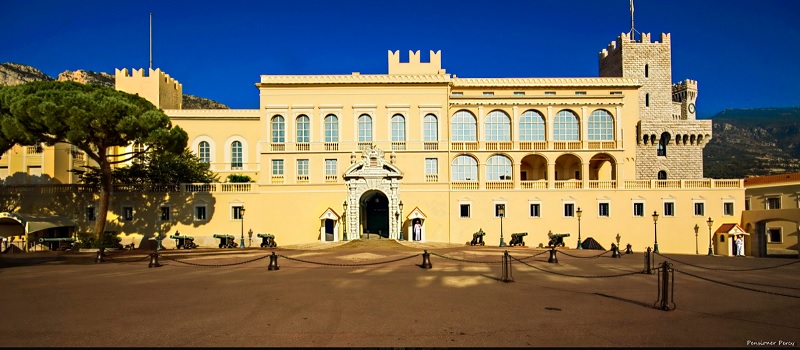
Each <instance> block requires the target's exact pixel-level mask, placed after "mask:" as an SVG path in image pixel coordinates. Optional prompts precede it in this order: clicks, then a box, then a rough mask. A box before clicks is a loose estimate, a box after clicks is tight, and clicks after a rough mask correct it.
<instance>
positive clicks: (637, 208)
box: [633, 202, 644, 217]
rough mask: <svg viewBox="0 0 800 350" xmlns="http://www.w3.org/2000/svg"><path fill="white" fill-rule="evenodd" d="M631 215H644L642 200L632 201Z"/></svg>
mask: <svg viewBox="0 0 800 350" xmlns="http://www.w3.org/2000/svg"><path fill="white" fill-rule="evenodd" d="M633 216H636V217H644V203H642V202H636V203H633Z"/></svg>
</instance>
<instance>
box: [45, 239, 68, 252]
mask: <svg viewBox="0 0 800 350" xmlns="http://www.w3.org/2000/svg"><path fill="white" fill-rule="evenodd" d="M39 243H42V244H47V246H48V247H49V248H50V250H53V251H56V250H70V249H72V244H73V243H75V238H69V237H66V238H39Z"/></svg>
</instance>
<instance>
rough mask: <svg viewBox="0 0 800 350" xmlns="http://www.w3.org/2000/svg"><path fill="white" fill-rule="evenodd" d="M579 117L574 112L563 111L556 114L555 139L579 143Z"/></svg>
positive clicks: (554, 124)
mask: <svg viewBox="0 0 800 350" xmlns="http://www.w3.org/2000/svg"><path fill="white" fill-rule="evenodd" d="M578 130H579V125H578V116H576V115H575V113H573V112H572V111H569V110H566V109H565V110H563V111H560V112H558V114H556V118H555V120H554V121H553V134H554V135H553V139H554V140H555V141H578V140H580V138H579V135H580V134H579V131H578Z"/></svg>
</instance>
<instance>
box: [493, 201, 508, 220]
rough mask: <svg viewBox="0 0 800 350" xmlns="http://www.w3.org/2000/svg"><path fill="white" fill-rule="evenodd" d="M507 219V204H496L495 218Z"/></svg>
mask: <svg viewBox="0 0 800 350" xmlns="http://www.w3.org/2000/svg"><path fill="white" fill-rule="evenodd" d="M501 216H502V217H505V216H506V205H505V204H502V203H500V204H495V205H494V217H496V218H499V217H501Z"/></svg>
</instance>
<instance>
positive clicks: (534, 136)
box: [519, 111, 545, 141]
mask: <svg viewBox="0 0 800 350" xmlns="http://www.w3.org/2000/svg"><path fill="white" fill-rule="evenodd" d="M544 127H545V125H544V118H543V117H542V115H541V114H539V112H536V111H525V113H522V116H520V118H519V139H520V141H544V140H545V138H544V130H545V129H544Z"/></svg>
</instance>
